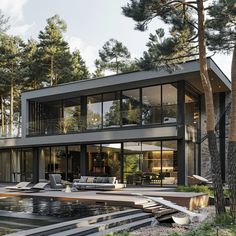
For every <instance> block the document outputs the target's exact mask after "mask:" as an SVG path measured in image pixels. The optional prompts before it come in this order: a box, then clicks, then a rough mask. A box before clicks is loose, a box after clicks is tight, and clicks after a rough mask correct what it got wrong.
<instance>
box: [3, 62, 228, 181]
mask: <svg viewBox="0 0 236 236" xmlns="http://www.w3.org/2000/svg"><path fill="white" fill-rule="evenodd" d="M208 64H209V74H210V79H211V83H212V87H213V92H214V100H215V112H216V120H217V127H216V129H217V132H218V134H219V135H218V142H219V148H220V157H221V158H222V163H225V130H226V129H225V127H226V120H225V110H226V107H227V105H228V103H229V94H230V91H231V83H230V81H229V80H228V79H227V77H226V76H225V75H224V74H223V73H222V71H221V70H220V69H219V67H218V66H217V65H216V64H215V63H214V61H212V60H211V59H208ZM21 103H22V125H21V128H22V131H21V137H16V138H4V137H2V138H1V139H0V163H1V165H0V182H18V181H24V180H27V181H34V182H37V181H39V179H48V175H49V174H50V173H60V174H62V177H63V178H64V179H68V180H72V179H73V178H78V175H93V176H116V177H117V178H118V180H119V181H120V182H129V180H130V177H131V176H133V174H134V173H136V172H142V173H145V174H146V175H149V176H150V179H151V180H152V178H153V179H154V180H156V178H154V176H159V178H158V179H157V183H160V181H159V180H161V183H163V184H177V183H178V184H185V183H186V182H187V176H189V175H192V174H194V173H196V174H201V175H203V176H205V177H207V175H208V174H209V170H210V159H209V154H208V151H207V140H206V138H205V137H206V130H205V125H206V123H205V111H204V109H205V108H204V96H203V89H202V85H201V80H200V73H199V62H198V61H190V62H187V63H184V64H182V65H181V66H179V68H178V69H177V70H175V71H173V72H172V73H170V72H168V71H164V70H160V71H142V72H132V73H125V74H118V75H112V76H107V77H102V78H97V79H89V80H85V81H78V82H71V83H67V84H61V85H58V86H53V87H48V88H43V89H39V90H33V91H27V92H24V93H22V97H21ZM222 170H223V171H224V170H225V166H224V164H223V165H222ZM160 177H161V178H160ZM153 183H155V181H150V182H148V183H147V184H153Z"/></svg>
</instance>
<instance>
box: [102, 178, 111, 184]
mask: <svg viewBox="0 0 236 236" xmlns="http://www.w3.org/2000/svg"><path fill="white" fill-rule="evenodd" d="M101 183H109V179H108V177H102V182H101Z"/></svg>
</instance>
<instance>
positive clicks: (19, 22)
mask: <svg viewBox="0 0 236 236" xmlns="http://www.w3.org/2000/svg"><path fill="white" fill-rule="evenodd" d="M28 1H29V0H0V9H1V10H2V12H3V14H4V15H5V16H6V17H10V20H9V24H10V29H9V30H8V33H10V34H13V35H21V36H26V35H27V33H29V31H30V30H31V29H32V28H33V27H35V23H32V24H26V23H25V22H24V11H23V10H24V9H23V8H24V6H25V4H27V2H28Z"/></svg>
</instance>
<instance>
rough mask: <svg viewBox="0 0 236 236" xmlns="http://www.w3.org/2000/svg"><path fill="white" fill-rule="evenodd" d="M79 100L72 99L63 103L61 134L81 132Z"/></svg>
mask: <svg viewBox="0 0 236 236" xmlns="http://www.w3.org/2000/svg"><path fill="white" fill-rule="evenodd" d="M80 110H81V109H80V99H79V98H74V99H70V100H65V101H64V102H63V119H62V122H63V124H62V125H63V132H64V133H71V132H79V131H80V130H81V120H80Z"/></svg>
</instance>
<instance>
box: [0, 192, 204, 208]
mask: <svg viewBox="0 0 236 236" xmlns="http://www.w3.org/2000/svg"><path fill="white" fill-rule="evenodd" d="M4 196H5V197H6V196H26V197H27V196H38V197H49V198H60V199H62V200H79V201H81V202H84V203H90V204H107V205H114V206H115V205H119V206H127V207H135V208H142V207H143V205H145V204H146V203H147V199H145V196H151V197H162V198H164V199H165V200H169V201H172V202H174V203H176V204H178V205H180V206H185V207H187V208H188V209H189V210H194V209H197V208H199V207H206V206H207V205H208V195H207V194H204V193H192V192H191V193H183V192H173V190H172V191H162V190H161V189H157V190H155V189H154V188H150V189H148V188H126V189H124V190H122V191H78V192H71V193H66V192H63V191H41V192H37V193H26V192H10V191H7V190H5V189H4V188H0V197H4Z"/></svg>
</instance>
